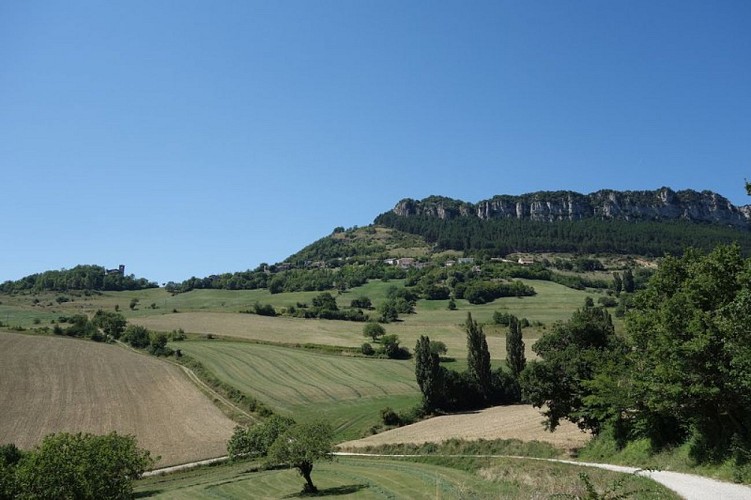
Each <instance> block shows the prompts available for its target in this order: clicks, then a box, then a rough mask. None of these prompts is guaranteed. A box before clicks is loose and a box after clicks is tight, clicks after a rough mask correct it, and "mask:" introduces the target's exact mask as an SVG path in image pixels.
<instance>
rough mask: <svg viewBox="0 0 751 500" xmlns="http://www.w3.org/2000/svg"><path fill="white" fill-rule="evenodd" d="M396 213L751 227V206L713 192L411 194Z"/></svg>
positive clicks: (481, 217)
mask: <svg viewBox="0 0 751 500" xmlns="http://www.w3.org/2000/svg"><path fill="white" fill-rule="evenodd" d="M393 212H394V213H395V214H396V215H399V216H402V217H411V216H416V215H424V216H429V217H437V218H440V219H453V218H456V217H477V218H479V219H483V220H487V219H498V218H516V219H528V220H533V221H543V222H551V221H557V220H581V219H587V218H600V219H621V220H689V221H694V222H710V223H716V224H722V225H728V226H733V227H737V228H739V229H748V228H749V221H750V220H751V205H745V206H742V207H736V206H735V205H733V204H732V203H730V201H728V199H727V198H724V197H723V196H720V195H719V194H717V193H713V192H711V191H702V192H698V191H693V190H685V191H677V192H676V191H673V190H672V189H670V188H666V187H663V188H660V189H658V190H655V191H613V190H609V189H605V190H601V191H597V192H594V193H590V194H588V195H584V194H581V193H575V192H573V191H540V192H536V193H529V194H523V195H520V196H510V195H499V196H494V197H493V198H491V199H489V200H484V201H480V202H478V203H476V204H473V203H467V202H464V201H460V200H454V199H451V198H445V197H441V196H431V197H428V198H425V199H424V200H420V201H416V200H412V199H405V200H402V201H400V202H399V203H397V204H396V207H394V209H393Z"/></svg>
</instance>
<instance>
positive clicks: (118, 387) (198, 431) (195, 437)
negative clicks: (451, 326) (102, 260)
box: [0, 332, 234, 466]
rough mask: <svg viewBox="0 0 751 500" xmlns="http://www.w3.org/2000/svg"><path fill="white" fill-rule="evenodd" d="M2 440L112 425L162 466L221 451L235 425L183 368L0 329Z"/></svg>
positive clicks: (25, 443) (97, 430) (25, 444)
mask: <svg viewBox="0 0 751 500" xmlns="http://www.w3.org/2000/svg"><path fill="white" fill-rule="evenodd" d="M0 367H1V368H0V369H1V372H0V408H2V410H0V443H15V444H16V445H17V446H18V447H19V448H22V449H28V448H31V447H33V446H34V445H36V444H38V443H39V442H41V440H42V438H43V437H44V436H45V435H47V434H50V433H53V432H63V431H65V432H90V433H94V434H104V433H108V432H111V431H117V432H118V433H121V434H133V435H135V436H136V438H137V439H138V443H139V446H141V447H143V448H146V449H148V450H149V451H151V453H152V456H161V460H160V461H159V462H158V465H159V466H165V465H171V464H179V463H185V462H190V461H193V460H198V459H201V458H206V457H209V456H221V455H223V454H225V452H226V443H227V440H228V439H229V437H230V436H231V435H232V429H233V427H234V423H233V422H232V421H231V420H229V419H228V418H226V417H225V416H224V415H223V414H222V413H221V412H220V411H219V409H217V408H216V407H215V406H214V405H213V404H212V403H211V401H210V400H208V399H207V398H206V397H205V396H204V395H203V394H202V393H200V392H199V391H198V389H197V388H196V387H195V386H194V385H193V384H191V383H190V382H189V381H188V379H187V378H186V377H185V375H184V374H183V373H182V370H181V369H180V368H179V367H177V366H174V365H171V364H168V363H165V362H163V361H161V360H159V359H156V358H153V357H150V356H147V355H142V354H138V353H135V352H132V351H129V350H127V349H124V348H122V347H118V346H114V345H107V344H99V343H95V342H91V341H85V340H76V339H70V338H63V337H43V336H31V335H20V334H14V333H4V332H0Z"/></svg>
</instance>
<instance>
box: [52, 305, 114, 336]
mask: <svg viewBox="0 0 751 500" xmlns="http://www.w3.org/2000/svg"><path fill="white" fill-rule="evenodd" d="M62 324H67V325H68V326H66V327H63V326H61V325H62ZM126 324H127V321H126V319H125V317H124V316H123V315H122V314H119V313H113V312H105V311H103V310H101V309H99V310H98V311H97V312H96V313H95V314H94V316H93V317H92V318H91V319H89V317H88V316H86V315H85V314H74V315H73V316H60V317H59V318H58V324H56V325H55V327H54V328H53V329H52V332H53V333H54V334H56V335H67V336H69V337H79V338H86V339H91V340H93V341H95V342H103V341H105V340H107V337H108V336H109V337H110V338H113V339H119V338H120V336H121V335H122V333H123V331H124V330H125V325H126Z"/></svg>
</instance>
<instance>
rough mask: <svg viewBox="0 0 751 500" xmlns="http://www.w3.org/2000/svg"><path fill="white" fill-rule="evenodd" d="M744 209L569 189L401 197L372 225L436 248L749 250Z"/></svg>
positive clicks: (674, 195)
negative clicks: (726, 246)
mask: <svg viewBox="0 0 751 500" xmlns="http://www.w3.org/2000/svg"><path fill="white" fill-rule="evenodd" d="M750 216H751V207H749V206H744V207H736V206H734V205H732V204H731V203H730V202H729V201H728V200H727V199H726V198H724V197H722V196H720V195H718V194H716V193H712V192H709V191H703V192H701V193H699V192H696V191H679V192H674V191H672V190H670V189H668V188H662V189H659V190H656V191H625V192H618V191H610V190H606V191H598V192H596V193H592V194H590V195H582V194H579V193H574V192H570V191H564V192H538V193H531V194H526V195H522V196H505V195H504V196H495V197H493V198H491V199H490V200H485V201H481V202H479V203H477V204H472V203H467V202H463V201H460V200H453V199H450V198H444V197H437V196H431V197H429V198H426V199H424V200H421V201H415V200H410V199H406V200H402V201H400V202H399V203H397V205H396V207H394V209H393V210H391V211H390V212H386V213H384V214H381V215H379V216H378V217H377V218H376V219H375V223H376V224H379V225H383V226H386V227H390V228H393V229H397V230H400V231H404V232H407V233H410V234H414V235H419V236H421V237H423V238H424V239H425V240H426V241H427V242H429V243H432V244H434V245H435V248H436V249H438V250H441V249H451V250H457V251H463V252H469V253H474V254H488V255H491V256H502V255H506V254H508V253H512V252H578V253H600V252H602V253H621V254H637V255H648V256H662V255H664V254H665V253H670V254H681V253H682V252H683V251H684V250H685V248H687V247H696V248H700V249H702V250H710V249H712V248H714V247H715V246H716V245H717V244H722V243H732V242H738V243H739V244H740V245H741V248H742V249H743V251H744V253H746V254H749V253H751V231H749V227H750V226H749V217H750Z"/></svg>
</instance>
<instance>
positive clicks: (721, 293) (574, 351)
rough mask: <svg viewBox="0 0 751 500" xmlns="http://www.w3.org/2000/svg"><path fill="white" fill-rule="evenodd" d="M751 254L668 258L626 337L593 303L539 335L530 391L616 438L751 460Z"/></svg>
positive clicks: (551, 416) (737, 251) (553, 410)
mask: <svg viewBox="0 0 751 500" xmlns="http://www.w3.org/2000/svg"><path fill="white" fill-rule="evenodd" d="M750 325H751V260H749V259H744V258H743V257H742V252H741V248H740V246H738V245H730V246H719V247H717V248H716V249H714V250H713V251H712V252H711V253H709V254H702V253H700V252H698V251H694V250H691V251H687V252H686V253H685V254H684V255H683V256H682V257H680V258H676V257H668V258H666V259H665V260H664V261H663V263H662V265H661V266H660V269H659V270H658V271H657V272H656V274H655V275H654V276H653V278H652V279H651V280H650V282H649V284H648V285H647V286H646V288H645V289H644V290H642V291H640V292H637V294H636V295H635V297H634V300H633V303H632V305H631V309H630V312H629V314H628V315H627V321H626V330H627V335H626V336H625V337H619V336H617V335H615V333H614V331H613V327H612V322H611V321H610V317H609V315H608V314H607V312H606V311H604V310H603V309H602V308H599V307H594V306H592V305H591V304H588V305H587V306H585V308H583V309H581V310H580V311H578V312H577V313H576V314H574V316H573V317H572V318H571V320H570V321H569V322H567V323H564V324H560V325H558V326H557V327H556V328H554V329H553V331H552V332H551V333H549V334H546V335H545V336H544V337H543V338H542V339H541V340H540V341H538V342H537V343H536V344H535V346H533V349H534V350H535V352H536V353H537V354H538V356H539V357H540V360H539V361H533V362H530V363H529V365H528V368H527V369H526V370H525V371H524V373H523V374H522V387H523V390H524V395H525V397H526V398H527V399H528V400H529V401H531V402H532V403H533V404H535V405H536V406H543V405H544V406H546V407H547V410H546V415H547V421H548V425H549V426H550V427H551V428H555V426H556V425H557V424H558V422H559V421H560V420H561V419H567V420H570V421H572V422H575V423H576V424H578V425H579V426H580V427H582V428H584V429H590V430H592V431H593V432H595V433H602V432H603V431H605V430H608V431H609V432H612V435H613V437H614V438H615V439H616V441H617V442H618V443H619V444H620V445H625V444H626V443H628V442H629V441H632V440H635V439H648V440H649V441H650V442H651V444H652V446H653V447H654V448H655V449H660V448H662V447H665V446H672V445H676V444H681V443H684V442H690V443H691V454H692V456H693V457H694V458H695V459H696V460H698V461H700V462H703V461H713V462H716V461H723V460H726V459H733V460H734V461H735V464H736V465H737V466H738V467H740V468H741V469H740V470H742V471H745V472H743V474H745V475H746V479H747V478H748V475H749V466H748V464H749V462H750V461H751V460H749V459H750V457H751V382H750V379H749V373H751V326H750Z"/></svg>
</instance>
